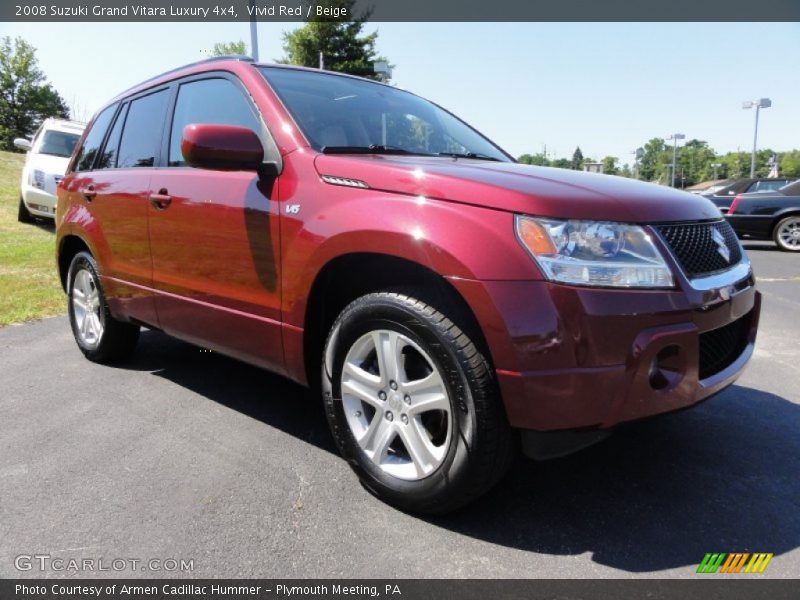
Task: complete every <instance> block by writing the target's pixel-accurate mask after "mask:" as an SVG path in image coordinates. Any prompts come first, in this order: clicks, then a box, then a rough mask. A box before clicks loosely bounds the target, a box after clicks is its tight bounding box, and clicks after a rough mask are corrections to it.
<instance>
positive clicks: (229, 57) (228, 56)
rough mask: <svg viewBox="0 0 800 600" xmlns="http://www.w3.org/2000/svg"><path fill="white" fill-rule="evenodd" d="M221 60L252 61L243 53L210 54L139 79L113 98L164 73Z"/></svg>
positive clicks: (158, 77)
mask: <svg viewBox="0 0 800 600" xmlns="http://www.w3.org/2000/svg"><path fill="white" fill-rule="evenodd" d="M221 60H238V61H241V62H253V59H252V57H250V56H246V55H244V54H224V55H222V56H211V57H209V58H204V59H202V60H196V61H194V62H190V63H187V64H185V65H181V66H180V67H175V68H173V69H170V70H169V71H164V72H163V73H159V74H158V75H154V76H153V77H150V78H149V79H145V80H144V81H140V82H139V83H137V84H136V85H133V86H131V87H129V88H128V89H126V90H125V91H123V92H120V93H119V94H117V95H116V96H115V97H114V99H115V100H116V99H117V98H119V97H120V96H124V95H125V94H127V93H128V92H130V91H131V90H133V89H136V88H138V87H141V86H143V85H145V84H147V83H150V82H151V81H155V80H156V79H161V78H162V77H164V76H165V75H169V74H171V73H176V72H178V71H182V70H183V69H188V68H189V67H194V66H196V65H202V64H206V63H212V62H217V61H221Z"/></svg>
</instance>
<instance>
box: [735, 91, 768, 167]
mask: <svg viewBox="0 0 800 600" xmlns="http://www.w3.org/2000/svg"><path fill="white" fill-rule="evenodd" d="M770 106H772V100H770V99H769V98H760V99H758V100H747V101H745V102H742V108H744V109H748V108H753V107H755V109H756V128H755V131H754V132H753V154H752V155H751V156H750V177H755V176H756V147H757V146H758V112H759V111H760V110H761V109H762V108H769V107H770Z"/></svg>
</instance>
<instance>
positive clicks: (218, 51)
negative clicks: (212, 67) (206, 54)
mask: <svg viewBox="0 0 800 600" xmlns="http://www.w3.org/2000/svg"><path fill="white" fill-rule="evenodd" d="M230 54H240V55H242V56H249V52H248V51H247V44H245V43H244V42H243V41H242V40H239V41H238V42H217V43H216V44H214V47H213V48H212V49H211V56H227V55H230Z"/></svg>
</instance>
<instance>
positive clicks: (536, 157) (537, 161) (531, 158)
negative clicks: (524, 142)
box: [517, 152, 550, 167]
mask: <svg viewBox="0 0 800 600" xmlns="http://www.w3.org/2000/svg"><path fill="white" fill-rule="evenodd" d="M517 160H518V161H519V162H521V163H522V164H524V165H536V166H539V167H549V166H550V161H549V160H547V157H546V156H545V155H544V154H542V153H541V152H540V153H538V154H523V155H522V156H520V157H519V158H518V159H517Z"/></svg>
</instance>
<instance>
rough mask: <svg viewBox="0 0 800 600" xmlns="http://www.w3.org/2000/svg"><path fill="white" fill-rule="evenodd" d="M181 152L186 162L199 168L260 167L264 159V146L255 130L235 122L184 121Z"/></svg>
mask: <svg viewBox="0 0 800 600" xmlns="http://www.w3.org/2000/svg"><path fill="white" fill-rule="evenodd" d="M181 153H182V154H183V158H184V160H185V161H186V164H187V165H189V166H191V167H197V168H201V169H219V170H226V171H235V170H241V171H259V170H261V169H262V166H263V162H264V147H263V146H262V145H261V140H260V139H258V136H257V135H256V134H255V132H254V131H252V130H251V129H247V128H246V127H236V126H234V125H216V124H206V123H192V124H190V125H187V126H186V127H184V128H183V138H182V139H181Z"/></svg>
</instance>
